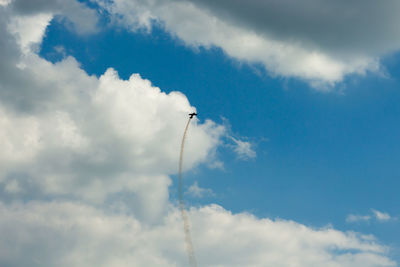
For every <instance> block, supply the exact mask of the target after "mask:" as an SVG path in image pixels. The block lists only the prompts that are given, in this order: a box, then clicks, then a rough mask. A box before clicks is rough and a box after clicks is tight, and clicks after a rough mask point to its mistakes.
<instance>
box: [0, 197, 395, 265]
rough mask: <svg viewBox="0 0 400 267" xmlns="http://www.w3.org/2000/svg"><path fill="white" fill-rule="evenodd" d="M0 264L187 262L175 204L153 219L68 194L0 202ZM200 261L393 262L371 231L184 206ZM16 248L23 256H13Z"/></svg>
mask: <svg viewBox="0 0 400 267" xmlns="http://www.w3.org/2000/svg"><path fill="white" fill-rule="evenodd" d="M0 215H1V218H2V220H1V221H0V233H1V235H0V248H1V249H0V264H1V265H2V266H10V265H12V266H26V265H29V266H41V267H46V266H60V267H63V266H107V267H114V266H119V267H122V266H187V261H186V257H185V251H184V242H183V240H184V237H183V232H182V222H181V220H180V214H179V211H178V210H177V209H175V208H171V209H170V212H169V214H168V215H167V216H165V217H164V219H163V220H162V221H160V223H159V224H158V225H155V226H153V227H146V225H143V224H142V223H141V222H140V221H138V220H136V219H135V218H134V217H131V216H129V215H124V214H120V213H119V214H115V213H114V214H112V213H104V212H103V211H101V210H98V209H95V208H93V207H91V206H87V205H83V204H77V203H71V202H51V203H42V202H35V203H29V204H14V205H8V206H5V205H4V204H0ZM189 215H190V217H191V218H192V221H193V223H192V225H193V228H192V229H193V231H192V233H193V241H194V244H195V249H196V256H197V259H198V263H199V265H200V266H220V267H224V266H226V267H228V266H229V267H234V266H238V267H239V266H252V267H257V266H260V267H261V266H277V267H285V266H299V267H302V266H304V267H305V266H307V267H313V266H315V267H317V266H328V267H339V266H340V267H353V266H364V267H378V266H380V267H383V266H396V265H395V263H394V262H392V261H390V260H388V259H387V258H386V257H384V256H382V253H384V252H385V250H386V248H385V247H382V246H380V245H378V244H377V243H376V242H375V241H374V240H373V239H371V237H368V236H358V235H356V234H354V233H343V232H339V231H335V230H333V229H330V228H327V229H311V228H308V227H306V226H304V225H301V224H298V223H295V222H292V221H283V220H276V221H273V220H269V219H258V218H255V217H253V216H251V215H249V214H244V213H243V214H236V215H233V214H231V213H230V212H228V211H226V210H224V209H222V208H221V207H219V206H208V207H203V208H200V209H191V210H190V213H189ZM21 255H24V257H21Z"/></svg>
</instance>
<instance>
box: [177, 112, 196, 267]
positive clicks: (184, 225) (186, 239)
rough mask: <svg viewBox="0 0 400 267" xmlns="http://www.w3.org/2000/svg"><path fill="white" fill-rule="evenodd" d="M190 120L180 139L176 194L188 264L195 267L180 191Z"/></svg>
mask: <svg viewBox="0 0 400 267" xmlns="http://www.w3.org/2000/svg"><path fill="white" fill-rule="evenodd" d="M191 120H192V118H189V120H188V122H187V124H186V127H185V132H184V133H183V137H182V144H181V153H180V155H179V184H178V187H179V188H178V194H179V208H180V210H181V215H182V220H183V228H184V230H185V242H186V252H187V254H188V258H189V263H190V266H192V267H197V262H196V258H195V256H194V250H193V244H192V238H191V236H190V225H189V218H188V216H187V214H186V211H185V204H184V203H183V189H182V163H183V151H184V148H185V139H186V133H187V131H188V129H189V124H190V121H191Z"/></svg>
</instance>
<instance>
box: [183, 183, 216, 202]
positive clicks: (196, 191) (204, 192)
mask: <svg viewBox="0 0 400 267" xmlns="http://www.w3.org/2000/svg"><path fill="white" fill-rule="evenodd" d="M186 193H187V194H189V195H191V196H193V197H197V198H202V197H205V196H214V192H213V191H212V190H211V189H209V188H202V187H200V186H199V183H198V182H197V181H195V182H194V183H193V184H192V185H191V186H190V187H189V188H188V191H187V192H186Z"/></svg>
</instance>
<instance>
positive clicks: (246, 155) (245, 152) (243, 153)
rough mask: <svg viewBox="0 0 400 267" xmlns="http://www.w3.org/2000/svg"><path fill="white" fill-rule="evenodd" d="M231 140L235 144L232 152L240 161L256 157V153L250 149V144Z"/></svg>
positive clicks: (234, 139)
mask: <svg viewBox="0 0 400 267" xmlns="http://www.w3.org/2000/svg"><path fill="white" fill-rule="evenodd" d="M231 139H232V141H233V142H234V143H235V144H234V146H233V151H234V152H235V153H236V154H237V156H238V157H239V158H240V159H250V158H255V157H256V156H257V153H256V152H255V151H254V149H253V148H252V146H253V145H252V144H251V143H250V142H247V141H242V140H239V139H236V138H234V137H231Z"/></svg>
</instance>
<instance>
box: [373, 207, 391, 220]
mask: <svg viewBox="0 0 400 267" xmlns="http://www.w3.org/2000/svg"><path fill="white" fill-rule="evenodd" d="M372 213H373V214H374V215H375V218H376V219H377V220H378V221H382V222H385V221H389V220H390V219H392V216H390V215H389V213H386V212H381V211H379V210H374V209H373V210H372Z"/></svg>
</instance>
